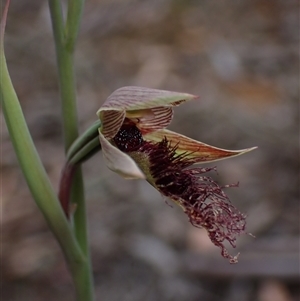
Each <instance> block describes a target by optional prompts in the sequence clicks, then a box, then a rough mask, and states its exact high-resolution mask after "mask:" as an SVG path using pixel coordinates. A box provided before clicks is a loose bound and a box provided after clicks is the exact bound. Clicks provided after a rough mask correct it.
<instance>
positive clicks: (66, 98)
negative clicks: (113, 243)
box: [49, 0, 94, 301]
mask: <svg viewBox="0 0 300 301" xmlns="http://www.w3.org/2000/svg"><path fill="white" fill-rule="evenodd" d="M83 3H84V2H83V1H81V0H69V2H68V13H67V22H66V26H64V20H63V14H62V9H61V4H60V1H59V0H49V8H50V14H51V19H52V27H53V33H54V40H55V47H56V57H57V66H58V75H59V86H60V96H61V101H62V116H63V133H64V140H65V151H66V153H67V151H68V149H69V147H70V146H71V145H72V143H73V141H74V140H75V139H76V138H77V136H78V123H77V119H78V118H77V108H76V83H75V76H74V65H73V54H74V49H75V42H76V38H77V35H78V29H79V24H80V17H81V13H82V9H83ZM72 184H73V185H72V189H71V200H72V202H73V203H74V204H76V210H75V213H74V219H73V221H74V232H75V236H76V238H77V241H78V243H79V245H80V247H81V249H82V251H83V253H84V255H85V256H86V259H87V260H86V265H85V266H84V267H83V269H82V270H81V274H80V281H79V283H76V285H78V286H77V298H78V300H82V301H90V300H93V299H94V296H93V277H92V268H91V260H90V252H89V246H88V238H87V221H86V208H85V199H84V187H83V179H82V173H81V169H80V167H78V168H77V170H76V171H75V173H74V177H73V183H72Z"/></svg>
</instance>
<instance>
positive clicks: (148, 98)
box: [97, 87, 254, 263]
mask: <svg viewBox="0 0 300 301" xmlns="http://www.w3.org/2000/svg"><path fill="white" fill-rule="evenodd" d="M195 98H197V96H194V95H191V94H186V93H177V92H170V91H164V90H156V89H149V88H141V87H123V88H120V89H118V90H116V91H115V92H113V93H112V94H111V95H110V96H109V97H108V98H107V100H106V101H105V102H104V104H103V105H102V107H101V108H100V109H99V111H98V112H97V115H98V117H99V119H100V121H101V127H100V128H99V138H100V143H101V147H102V152H103V156H104V160H105V162H106V164H107V166H108V167H109V168H110V169H111V170H113V171H115V172H117V173H118V174H120V175H122V176H123V177H125V178H132V179H134V178H135V179H146V180H147V181H148V182H149V183H150V184H151V185H152V186H153V187H154V188H156V189H157V190H158V191H159V192H160V193H161V194H162V195H163V196H165V197H167V198H169V199H171V200H172V201H174V202H175V203H176V204H178V205H179V206H180V207H181V208H182V209H183V211H184V212H185V213H186V214H187V216H188V217H189V220H190V222H191V224H192V225H194V226H196V227H199V228H205V229H206V230H207V233H208V236H209V238H210V239H211V241H212V242H213V243H214V244H215V245H216V246H218V247H219V248H220V249H221V254H222V256H223V257H225V258H227V259H229V261H230V262H231V263H235V262H237V256H231V255H230V254H229V253H228V251H227V249H226V248H225V246H224V243H225V242H226V241H227V242H229V243H230V244H231V245H232V246H233V247H235V246H236V238H237V236H238V235H239V234H242V233H245V226H246V217H245V215H244V214H242V213H241V212H239V211H238V210H237V209H236V208H235V207H234V206H233V205H232V204H231V202H230V200H229V199H228V197H227V195H226V194H225V193H224V191H223V188H224V187H231V186H237V184H233V185H225V186H223V187H221V186H219V185H218V184H217V183H216V182H215V181H214V180H213V179H212V178H211V177H209V176H206V175H204V174H205V173H207V172H209V171H211V170H215V167H213V168H211V167H208V168H203V167H195V166H194V165H195V164H197V163H207V162H213V161H217V160H221V159H225V158H230V157H234V156H238V155H241V154H244V153H246V152H249V151H251V150H252V149H254V148H247V149H243V150H235V151H231V150H226V149H221V148H217V147H213V146H210V145H207V144H205V143H202V142H199V141H196V140H193V139H190V138H188V137H186V136H183V135H181V134H178V133H175V132H172V131H169V130H167V129H166V127H167V126H168V125H169V124H170V122H171V120H172V117H173V107H175V106H178V105H180V104H182V103H184V102H186V101H189V100H192V99H195Z"/></svg>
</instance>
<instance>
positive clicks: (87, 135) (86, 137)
mask: <svg viewBox="0 0 300 301" xmlns="http://www.w3.org/2000/svg"><path fill="white" fill-rule="evenodd" d="M100 126H101V122H100V120H98V121H96V122H95V123H94V124H92V125H91V126H90V127H89V128H88V129H87V130H86V131H85V132H84V133H83V134H81V135H80V136H79V137H78V138H77V139H76V140H75V141H74V142H73V144H72V145H71V147H70V148H69V150H68V153H67V161H68V162H70V161H73V163H74V164H76V163H80V162H82V161H80V160H79V161H76V160H74V159H73V157H74V156H75V155H76V156H78V152H81V151H82V149H83V148H84V147H86V145H87V144H88V143H91V142H92V141H93V140H95V138H96V140H98V143H97V141H96V140H95V142H94V144H95V146H96V144H98V145H99V147H100V141H99V133H98V129H99V128H100ZM86 154H87V153H85V154H84V156H85V155H86ZM84 156H81V158H83V157H84Z"/></svg>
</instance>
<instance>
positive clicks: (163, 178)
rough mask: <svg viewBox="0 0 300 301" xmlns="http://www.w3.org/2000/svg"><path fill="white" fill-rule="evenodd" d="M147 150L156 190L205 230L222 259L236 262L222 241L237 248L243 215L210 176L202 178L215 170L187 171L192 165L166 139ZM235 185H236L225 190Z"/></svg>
mask: <svg viewBox="0 0 300 301" xmlns="http://www.w3.org/2000/svg"><path fill="white" fill-rule="evenodd" d="M147 149H148V150H147V151H148V153H149V159H150V171H151V174H152V176H153V177H154V178H155V179H156V180H155V184H156V186H157V188H158V189H159V190H160V191H161V192H162V193H163V194H164V195H165V196H167V197H169V198H171V199H173V200H175V201H176V202H177V203H178V204H179V205H181V206H182V207H183V208H184V211H185V213H186V214H187V215H188V217H189V219H190V222H191V223H192V225H194V226H196V227H201V228H202V227H203V228H205V229H206V230H207V231H208V235H209V237H210V239H211V241H212V242H213V243H214V244H215V245H216V246H218V247H220V248H221V253H222V256H223V257H225V258H228V259H229V261H230V262H231V263H235V262H237V256H231V255H229V253H228V252H227V250H226V248H225V246H224V244H223V242H224V241H226V240H227V241H228V242H229V243H230V244H231V245H232V246H233V247H235V246H236V244H235V243H236V237H237V236H238V235H239V234H241V233H244V232H245V226H246V222H245V215H243V214H242V213H240V212H239V211H238V210H237V209H236V208H235V207H234V206H233V205H232V204H231V203H230V200H229V199H228V197H227V195H226V194H225V192H224V191H223V189H222V187H220V186H219V185H218V184H217V183H216V182H215V181H214V180H213V179H212V178H211V177H208V176H203V174H204V173H207V172H209V171H212V170H214V171H216V168H215V167H209V168H188V167H189V166H191V165H192V164H194V163H195V162H194V161H193V160H192V159H189V158H188V154H187V153H183V154H180V155H178V154H176V146H175V147H172V146H170V144H169V142H168V141H167V139H163V140H162V141H161V142H159V143H157V144H155V145H153V147H152V148H149V146H147ZM234 186H237V184H232V185H226V186H225V187H234Z"/></svg>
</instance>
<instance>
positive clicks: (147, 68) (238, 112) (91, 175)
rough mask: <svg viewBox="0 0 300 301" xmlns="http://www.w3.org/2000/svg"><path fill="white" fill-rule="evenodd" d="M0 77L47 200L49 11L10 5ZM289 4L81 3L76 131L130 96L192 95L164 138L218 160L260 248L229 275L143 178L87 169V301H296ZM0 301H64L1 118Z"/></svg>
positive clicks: (53, 78)
mask: <svg viewBox="0 0 300 301" xmlns="http://www.w3.org/2000/svg"><path fill="white" fill-rule="evenodd" d="M5 39H6V54H7V61H8V66H9V70H10V73H11V76H12V79H13V82H14V85H15V88H16V91H17V93H18V96H19V99H20V101H21V105H22V107H23V110H24V114H25V117H26V119H27V121H28V125H29V128H30V131H31V133H32V136H33V139H34V141H35V143H36V146H37V148H38V151H39V153H40V156H41V158H42V160H43V163H44V165H45V167H46V169H47V172H48V173H49V176H50V177H51V181H52V183H53V185H54V187H55V188H56V189H57V187H58V181H59V177H60V171H61V168H62V166H63V163H64V154H63V141H62V133H61V117H60V100H59V96H58V85H57V73H56V62H55V53H54V44H53V36H52V31H51V22H50V17H49V11H48V3H47V1H33V0H23V1H12V3H11V7H10V11H9V16H8V24H7V34H6V38H5ZM298 39H299V3H298V1H296V0H242V1H238V0H231V1H229V0H228V1H217V0H203V1H196V0H194V1H193V0H185V1H183V0H156V1H150V0H123V1H121V0H114V1H108V0H102V1H97V0H90V1H87V3H86V6H85V11H84V14H83V20H82V25H81V31H80V36H79V40H78V47H77V50H76V57H75V65H76V75H77V85H78V110H79V119H80V130H81V131H83V130H85V129H86V128H87V127H88V126H89V125H90V124H92V123H93V122H94V121H95V120H96V115H95V114H96V111H97V110H98V108H99V107H100V106H101V104H102V103H103V102H104V101H105V99H106V98H107V97H108V96H109V94H111V93H112V92H113V91H114V90H115V89H117V88H119V87H122V86H126V85H139V86H146V87H151V88H159V89H166V90H174V91H180V92H188V93H192V94H197V95H199V96H200V98H199V99H198V100H196V101H193V102H190V103H188V104H185V105H183V106H180V107H179V108H176V110H175V118H174V120H173V122H172V124H171V126H170V129H172V130H175V131H178V132H180V133H182V134H184V135H187V136H190V137H192V138H194V139H197V140H200V141H203V142H205V143H208V144H211V145H214V146H218V147H222V148H228V149H240V148H246V147H251V146H258V147H259V148H258V149H257V150H255V151H253V152H251V153H248V154H246V155H244V156H241V157H238V158H233V159H230V160H225V161H221V162H217V164H216V165H217V167H218V175H216V174H212V176H213V177H214V179H215V180H216V181H217V182H218V183H220V185H224V184H229V183H234V182H237V181H239V182H240V187H239V188H231V189H228V190H227V193H228V195H229V197H230V199H231V200H232V202H233V204H234V205H235V206H236V207H238V208H239V209H240V211H242V212H245V213H246V214H247V215H248V219H247V221H248V222H247V230H248V231H249V232H250V233H253V234H254V235H255V236H256V238H255V239H254V238H252V237H251V236H247V235H243V236H241V237H240V238H239V239H238V246H237V249H233V250H232V249H230V253H231V254H236V253H237V252H241V255H240V257H239V263H238V264H236V265H230V264H229V263H228V261H227V260H226V259H224V258H222V257H221V255H220V250H219V249H218V248H217V247H215V246H214V245H213V244H212V243H211V242H210V240H209V239H208V237H207V234H206V232H205V230H202V229H196V228H194V227H193V226H191V225H190V224H189V222H188V219H187V216H186V215H185V214H184V213H183V212H182V211H181V209H180V208H177V207H176V206H173V207H170V206H168V205H167V204H166V203H165V201H164V199H163V197H162V196H161V195H160V194H159V193H158V192H157V191H155V190H154V189H153V188H152V187H151V186H150V185H148V184H147V183H146V182H145V181H128V180H124V179H122V178H121V177H119V176H118V175H116V174H114V173H113V172H111V171H110V170H108V169H107V168H106V166H105V165H104V163H103V159H102V155H101V153H99V154H97V155H95V156H94V157H93V158H92V159H91V160H90V161H89V162H87V163H85V164H84V165H83V170H84V177H85V188H86V196H87V200H88V202H87V207H88V219H89V220H88V222H89V234H90V245H91V251H92V260H93V269H94V275H95V290H96V296H97V298H96V300H99V301H100V300H101V301H102V300H104V301H106V300H108V301H119V300H123V301H126V300H128V301H136V300H137V301H140V300H144V301H160V300H161V301H177V300H178V301H199V300H202V301H297V300H300V288H299V148H298V146H299V143H298V142H299V111H298V109H299V88H298V85H299V57H298V51H299V41H298ZM1 152H2V156H1V174H0V177H1V204H2V215H1V219H2V220H1V224H2V226H1V227H2V230H1V236H2V238H1V254H0V256H1V265H2V267H1V269H2V282H3V284H2V300H5V301H17V300H22V301H27V300H30V301H32V300H44V301H48V300H49V301H50V300H56V301H69V300H70V301H71V300H74V298H75V297H74V293H73V286H72V282H71V278H70V275H69V272H68V270H67V267H66V264H65V262H64V258H63V256H62V253H61V250H60V248H59V246H58V244H57V242H56V241H55V239H54V237H53V235H52V234H51V233H50V232H49V230H48V228H47V225H46V223H45V220H44V219H43V216H42V215H41V213H40V212H39V210H38V209H37V207H36V205H35V203H34V201H33V199H32V197H31V195H30V193H29V191H28V188H27V187H26V184H25V181H24V179H23V176H22V174H21V172H20V169H19V166H18V163H17V160H16V157H15V154H14V152H13V149H12V145H11V142H10V139H9V136H8V133H7V129H6V126H5V122H4V119H3V117H2V115H1Z"/></svg>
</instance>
